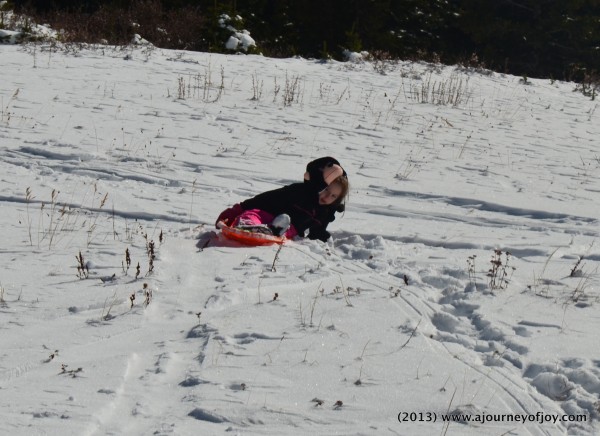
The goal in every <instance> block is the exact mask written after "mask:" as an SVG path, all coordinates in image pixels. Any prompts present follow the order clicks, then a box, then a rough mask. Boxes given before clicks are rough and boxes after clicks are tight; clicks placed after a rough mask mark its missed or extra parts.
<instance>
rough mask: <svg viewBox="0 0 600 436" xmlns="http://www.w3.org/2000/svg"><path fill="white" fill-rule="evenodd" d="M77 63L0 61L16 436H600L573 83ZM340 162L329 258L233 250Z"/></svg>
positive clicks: (4, 419) (581, 118)
mask: <svg viewBox="0 0 600 436" xmlns="http://www.w3.org/2000/svg"><path fill="white" fill-rule="evenodd" d="M58 47H59V50H56V49H55V50H54V51H49V46H44V45H38V46H36V47H33V46H25V47H20V46H12V45H6V46H0V56H1V58H2V67H1V68H2V80H1V81H0V107H1V111H0V150H1V152H0V187H1V191H0V207H1V210H2V214H1V218H0V220H1V223H2V229H3V236H2V244H1V246H0V265H1V266H2V269H1V271H2V272H1V273H0V300H1V303H0V319H1V320H2V322H1V324H0V330H1V332H0V432H1V433H3V434H4V433H6V434H13V435H31V434H61V435H71V434H73V435H104V434H135V435H145V434H163V435H164V434H177V435H192V434H203V435H212V434H239V435H296V434H308V433H315V434H323V435H333V434H344V435H367V434H390V435H394V434H447V435H475V434H481V433H484V432H486V433H489V434H519V435H521V434H528V435H562V434H573V435H592V434H598V432H599V431H600V426H599V424H598V418H599V414H600V412H599V405H600V403H599V398H598V397H599V395H600V360H599V359H598V355H597V344H598V340H597V332H598V327H599V325H600V319H599V315H598V310H597V309H598V306H597V305H598V304H599V293H598V284H599V283H598V282H599V278H598V266H599V265H600V249H599V248H598V244H597V243H596V241H597V238H598V235H599V229H598V200H599V199H600V194H599V193H600V182H599V180H598V173H599V171H600V161H599V159H598V157H599V155H598V149H597V140H598V137H599V134H600V122H599V113H598V111H597V110H596V109H597V103H596V102H594V101H591V100H590V99H589V98H586V97H584V96H583V95H581V94H580V93H575V92H573V88H574V86H573V84H569V83H563V82H558V81H553V82H551V81H549V80H536V79H529V80H528V83H529V84H528V85H524V84H522V83H520V82H519V79H520V78H518V77H513V76H504V75H500V74H480V73H478V72H473V71H470V70H464V69H457V68H454V67H443V66H440V65H431V64H424V63H408V62H405V63H397V64H393V65H389V66H388V67H386V69H385V74H381V70H375V69H374V68H373V66H372V65H371V64H369V63H368V62H362V63H352V64H345V63H337V62H327V63H322V62H315V61H311V60H304V59H280V60H275V59H267V58H264V57H261V56H253V55H246V56H225V55H217V54H208V53H190V52H173V51H167V50H159V49H156V48H153V47H151V46H150V47H140V48H135V47H128V48H111V47H106V46H102V47H100V46H98V47H92V46H89V47H87V48H82V49H79V50H60V46H58ZM457 84H459V85H460V88H458V89H457V88H456V85H457ZM434 87H435V89H436V90H437V91H436V92H437V93H438V95H437V97H440V95H439V94H440V93H444V92H445V93H447V94H449V93H451V92H452V89H454V92H456V94H457V95H455V96H454V97H460V98H455V99H450V98H449V97H452V96H451V95H445V96H442V97H446V99H445V101H446V103H444V104H432V103H431V101H432V100H431V99H433V98H434V96H433V93H432V92H433V90H434V89H433V88H434ZM452 87H454V88H452ZM451 88H452V89H451ZM450 100H453V101H455V102H456V103H457V104H452V103H448V101H450ZM435 101H444V99H443V98H436V100H435ZM326 155H331V156H335V157H336V158H338V159H339V160H340V161H341V163H342V164H343V165H344V167H345V169H346V171H347V172H348V174H349V178H350V183H351V192H350V198H349V202H348V205H347V210H346V212H345V214H344V215H343V216H338V218H337V219H336V220H335V221H334V222H333V223H332V224H331V225H330V227H329V230H330V231H331V233H332V235H333V238H332V241H329V242H328V243H326V244H325V243H322V242H320V241H310V240H298V241H290V242H289V243H287V244H286V245H284V246H283V248H282V249H281V251H278V249H277V247H256V248H245V247H240V246H237V245H235V244H234V243H232V242H229V241H226V240H223V239H221V238H219V237H218V236H217V235H216V230H215V228H214V220H215V218H216V216H217V215H218V213H219V212H220V211H221V210H223V209H224V208H226V207H228V206H230V205H232V204H233V203H235V202H238V201H240V200H243V199H245V198H248V197H250V196H253V195H255V194H258V193H260V192H263V191H265V190H268V189H274V188H276V187H279V186H282V185H285V184H288V183H293V182H296V181H301V180H302V176H303V174H304V169H305V165H306V163H308V162H309V161H310V160H311V159H314V158H318V157H322V156H326ZM152 246H153V248H152ZM126 250H127V253H128V254H129V258H130V261H131V262H130V265H129V266H128V265H127V257H126ZM495 250H499V251H498V252H495ZM152 251H154V255H155V258H153V259H152V262H151V258H152V255H151V254H150V253H151V252H152ZM507 252H510V255H508V254H507ZM80 253H81V258H79V254H80ZM498 258H499V259H500V260H499V262H501V263H500V265H499V267H498V271H497V277H496V287H495V288H494V289H492V287H491V286H490V278H489V277H487V274H488V271H489V270H490V269H491V268H492V266H493V265H492V262H491V261H492V260H493V259H498ZM580 258H581V259H582V260H581V262H580V263H579V264H578V265H577V262H578V260H579V259H580ZM138 264H139V269H140V271H139V274H137V273H136V267H137V265H138ZM513 267H514V268H515V269H514V270H513ZM575 267H576V268H575ZM574 268H575V271H574V272H573V269H574ZM572 272H573V273H572ZM503 274H506V277H505V278H504V279H502V275H503ZM136 275H137V278H136ZM403 412H407V413H408V414H409V415H408V416H410V414H411V413H413V416H416V415H414V414H421V415H420V416H425V417H427V416H428V415H427V414H432V413H435V414H436V415H435V416H436V417H437V421H436V422H428V421H427V420H426V419H421V420H420V421H419V420H415V421H414V422H398V416H400V417H402V413H403ZM446 413H452V414H453V415H455V416H459V417H460V416H461V415H464V416H468V417H471V418H472V419H471V422H468V421H467V419H465V417H464V416H462V418H461V420H459V421H460V422H453V423H451V424H449V425H448V424H444V423H443V422H442V418H441V416H442V414H446ZM576 414H582V415H584V416H585V417H586V418H587V422H561V421H552V420H551V419H550V418H551V416H550V415H560V416H562V415H576ZM483 415H485V416H487V417H488V418H490V417H491V416H492V415H511V416H513V415H514V416H517V415H518V416H522V417H524V418H519V421H517V420H515V421H512V422H509V421H508V420H507V419H504V420H496V421H489V420H488V422H481V420H480V421H476V420H475V417H476V416H483ZM536 416H537V417H540V416H541V417H542V418H544V417H545V418H547V419H539V418H536ZM528 417H529V418H528ZM523 421H526V422H523ZM447 425H448V427H447V428H446V426H447Z"/></svg>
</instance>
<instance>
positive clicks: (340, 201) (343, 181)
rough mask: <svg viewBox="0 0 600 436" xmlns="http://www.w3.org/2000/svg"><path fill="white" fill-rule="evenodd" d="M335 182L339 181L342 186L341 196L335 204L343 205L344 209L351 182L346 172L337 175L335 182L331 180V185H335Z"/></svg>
mask: <svg viewBox="0 0 600 436" xmlns="http://www.w3.org/2000/svg"><path fill="white" fill-rule="evenodd" d="M334 183H339V184H340V186H341V187H342V192H341V194H340V196H339V197H338V198H337V199H336V200H335V202H334V204H335V205H336V206H342V211H343V208H344V207H345V205H346V201H347V198H348V195H349V193H350V182H348V177H347V176H346V175H345V174H344V175H341V176H338V177H336V179H335V180H334V181H333V182H331V183H330V185H333V184H334Z"/></svg>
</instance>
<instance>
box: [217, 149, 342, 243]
mask: <svg viewBox="0 0 600 436" xmlns="http://www.w3.org/2000/svg"><path fill="white" fill-rule="evenodd" d="M348 190H349V185H348V176H347V174H346V171H344V169H343V168H342V166H341V165H340V163H339V162H338V161H337V160H336V159H334V158H332V157H322V158H320V159H316V160H314V161H312V162H310V163H309V164H308V165H307V166H306V173H305V174H304V182H301V183H293V184H291V185H287V186H284V187H282V188H279V189H275V190H273V191H267V192H263V193H262V194H258V195H257V196H256V197H253V198H250V199H248V200H245V201H242V202H241V203H237V204H235V205H233V206H232V207H230V208H229V209H226V210H224V211H223V212H221V214H220V215H219V217H218V218H217V222H216V224H217V225H218V224H219V222H221V221H222V222H223V223H225V224H227V225H229V226H231V227H240V228H248V229H252V230H253V231H255V230H256V229H260V231H262V232H265V233H267V232H268V233H271V234H273V235H276V236H280V235H285V237H286V238H288V239H291V238H293V237H295V236H301V237H304V236H305V233H306V230H308V238H309V239H319V240H321V241H323V242H325V241H327V239H329V237H330V236H331V235H330V233H329V232H328V231H327V225H328V224H329V223H330V222H332V221H333V220H335V213H336V212H343V211H344V209H345V199H346V197H347V195H348Z"/></svg>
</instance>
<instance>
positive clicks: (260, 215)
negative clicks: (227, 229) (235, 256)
mask: <svg viewBox="0 0 600 436" xmlns="http://www.w3.org/2000/svg"><path fill="white" fill-rule="evenodd" d="M274 218H275V217H274V216H273V215H271V214H270V213H269V212H265V211H264V210H260V209H250V210H246V211H244V212H243V213H242V214H241V215H239V216H238V217H237V218H236V219H235V221H234V222H233V227H235V226H236V225H237V224H238V223H239V222H240V221H241V222H242V223H244V225H252V226H256V225H260V224H271V222H272V221H273V219H274ZM297 234H298V232H297V231H296V229H295V228H294V226H293V225H291V226H290V228H289V229H287V232H285V237H286V238H288V239H292V238H293V237H294V236H296V235H297Z"/></svg>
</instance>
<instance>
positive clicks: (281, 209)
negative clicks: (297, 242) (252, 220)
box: [240, 183, 337, 241]
mask: <svg viewBox="0 0 600 436" xmlns="http://www.w3.org/2000/svg"><path fill="white" fill-rule="evenodd" d="M240 205H241V206H242V208H243V209H244V210H250V209H260V210H264V211H265V212H269V213H270V214H272V215H274V216H277V215H279V214H282V213H287V214H288V215H289V216H290V218H291V221H292V225H293V226H294V227H295V228H296V231H297V232H298V235H299V236H304V234H305V232H306V230H307V229H308V230H309V234H308V237H309V239H320V240H321V241H327V239H329V237H330V236H331V235H330V234H329V232H328V231H327V230H326V229H327V225H328V224H329V223H330V222H332V221H333V220H335V212H336V207H337V206H334V205H320V204H319V193H318V192H317V191H315V189H314V188H313V187H312V186H310V185H309V184H307V183H294V184H291V185H287V186H284V187H283V188H279V189H275V190H273V191H267V192H263V193H262V194H258V195H257V196H256V197H253V198H250V199H248V200H246V201H242V202H241V203H240Z"/></svg>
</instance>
